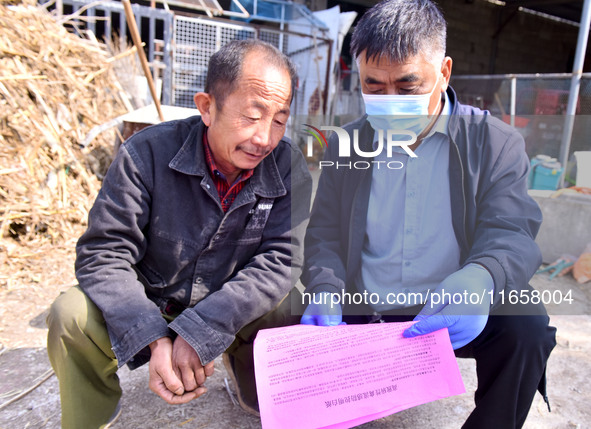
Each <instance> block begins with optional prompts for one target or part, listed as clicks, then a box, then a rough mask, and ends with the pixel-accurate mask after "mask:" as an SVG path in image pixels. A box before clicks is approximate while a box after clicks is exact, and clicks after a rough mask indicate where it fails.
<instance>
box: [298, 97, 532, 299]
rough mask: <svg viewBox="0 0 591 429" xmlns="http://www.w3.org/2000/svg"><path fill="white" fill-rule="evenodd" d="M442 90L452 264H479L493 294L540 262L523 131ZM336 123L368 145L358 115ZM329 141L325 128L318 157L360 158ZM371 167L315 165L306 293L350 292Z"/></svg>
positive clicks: (523, 279) (519, 284) (521, 281)
mask: <svg viewBox="0 0 591 429" xmlns="http://www.w3.org/2000/svg"><path fill="white" fill-rule="evenodd" d="M448 96H449V100H450V102H451V104H452V110H451V112H452V113H451V116H450V118H449V124H448V135H449V137H450V140H451V144H450V157H449V180H450V193H451V206H452V221H453V228H454V232H455V235H456V237H457V240H458V243H459V244H460V248H461V256H460V261H459V262H460V265H461V266H464V265H466V264H468V263H471V262H475V263H478V264H481V265H483V266H484V267H486V269H487V270H488V271H489V272H490V274H491V276H492V278H493V280H494V284H495V292H496V293H497V294H498V292H499V291H500V290H509V289H515V290H520V289H523V288H527V287H528V286H527V285H528V282H529V280H530V278H531V277H532V276H533V274H534V273H535V271H536V269H537V268H538V267H539V265H540V263H541V254H540V250H539V248H538V246H537V245H536V243H535V242H534V238H535V236H536V234H537V232H538V229H539V226H540V223H541V221H542V215H541V211H540V209H539V207H538V205H537V204H536V202H535V201H534V200H533V199H532V198H531V197H530V196H529V195H528V193H527V175H528V169H529V162H528V158H527V155H526V153H525V144H524V141H523V138H522V137H521V135H520V134H519V133H518V132H517V131H516V130H515V129H514V128H512V127H510V126H508V125H507V124H505V123H503V122H501V121H499V120H498V119H496V118H493V117H492V116H490V114H489V113H488V112H485V111H481V110H479V109H476V108H474V107H471V106H465V105H462V104H460V103H459V102H458V101H457V98H456V95H455V93H454V91H453V90H452V89H451V88H449V89H448ZM344 128H345V129H346V130H347V131H348V133H349V135H350V138H351V142H353V130H355V129H358V130H359V144H360V146H361V148H363V150H364V151H366V152H369V151H371V149H372V148H371V142H372V141H373V135H374V130H373V129H372V128H371V126H370V125H369V123H368V122H367V120H366V117H365V116H364V117H362V118H360V119H359V120H357V121H355V122H353V123H350V124H348V125H346V126H345V127H344ZM337 142H338V140H337V139H336V134H333V135H332V136H331V139H330V140H329V142H328V149H327V151H326V154H325V160H328V161H333V162H334V163H335V165H336V163H337V162H340V163H341V164H348V163H349V162H353V163H354V162H355V161H367V160H368V158H361V157H359V156H358V155H356V153H355V152H354V151H353V150H351V158H346V159H345V158H339V155H338V146H339V145H338V143H337ZM360 165H361V164H360ZM371 167H373V164H372V166H371ZM371 171H372V168H368V169H365V170H364V169H358V170H356V169H347V168H339V169H336V168H334V167H328V168H324V169H322V174H321V176H320V180H319V185H318V190H317V193H316V197H315V201H314V205H313V208H312V214H311V217H310V224H309V227H308V231H307V233H306V239H305V250H304V258H305V265H304V271H303V275H302V282H303V283H304V285H306V290H307V292H320V291H328V292H340V291H341V290H343V289H346V290H348V291H350V292H356V289H355V288H354V286H353V282H354V280H355V278H356V274H357V272H358V270H359V269H360V264H361V251H362V248H363V242H364V239H365V230H366V215H367V208H368V201H369V194H370V192H369V191H370V187H371V176H372V174H371ZM433 245H434V246H437V243H433ZM496 301H497V302H496V303H495V304H493V308H494V307H495V306H498V300H496Z"/></svg>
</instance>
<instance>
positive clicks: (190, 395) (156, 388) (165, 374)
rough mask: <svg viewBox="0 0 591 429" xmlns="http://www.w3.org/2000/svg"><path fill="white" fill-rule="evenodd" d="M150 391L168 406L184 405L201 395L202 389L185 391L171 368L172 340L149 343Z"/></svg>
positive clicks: (203, 389) (165, 339) (165, 338)
mask: <svg viewBox="0 0 591 429" xmlns="http://www.w3.org/2000/svg"><path fill="white" fill-rule="evenodd" d="M150 351H151V357H150V365H149V366H150V382H149V385H150V389H151V390H152V391H153V392H154V393H156V394H157V395H158V396H160V397H161V398H162V399H164V400H165V401H166V402H167V403H169V404H186V403H187V402H189V401H192V400H193V399H195V398H198V397H199V396H201V395H203V394H204V393H205V391H206V389H205V388H204V387H201V388H199V389H196V390H194V391H192V392H187V391H185V387H184V385H183V382H182V381H181V379H180V378H179V377H178V376H177V375H176V373H175V371H174V369H173V367H172V351H173V345H172V340H171V339H170V338H168V337H163V338H159V339H158V340H156V341H154V342H152V343H150Z"/></svg>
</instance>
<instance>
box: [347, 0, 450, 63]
mask: <svg viewBox="0 0 591 429" xmlns="http://www.w3.org/2000/svg"><path fill="white" fill-rule="evenodd" d="M446 35H447V24H446V22H445V19H444V18H443V14H442V13H441V11H440V10H439V8H438V7H437V5H436V4H435V3H433V2H432V1H430V0H385V1H382V2H380V3H378V4H376V5H375V6H373V7H372V8H371V9H369V10H368V11H367V12H365V14H364V15H363V17H362V18H361V19H360V20H359V23H358V24H357V26H356V27H355V30H354V31H353V36H352V37H351V54H352V55H353V56H354V57H355V58H356V59H358V58H359V57H360V55H361V54H362V53H363V52H365V58H366V59H367V60H370V59H377V60H380V59H381V58H382V57H385V58H386V59H389V60H390V61H392V62H397V63H400V62H403V61H405V60H407V59H408V58H410V57H413V56H415V55H418V54H426V55H427V56H428V57H427V60H429V61H435V60H438V58H437V57H440V58H441V60H442V61H443V58H444V56H445V39H446Z"/></svg>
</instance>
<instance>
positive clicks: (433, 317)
mask: <svg viewBox="0 0 591 429" xmlns="http://www.w3.org/2000/svg"><path fill="white" fill-rule="evenodd" d="M492 290H494V282H493V279H492V277H491V275H490V273H489V272H488V271H487V270H486V268H484V267H482V266H480V265H478V264H468V265H466V266H465V267H464V268H462V269H461V270H459V271H456V272H455V273H453V274H450V275H449V276H447V277H446V278H445V280H443V281H442V282H441V283H440V284H439V286H437V288H436V289H435V291H434V292H433V293H432V294H431V295H430V297H429V299H428V301H427V303H426V304H425V306H424V307H423V309H422V310H421V312H420V313H419V314H418V315H417V317H415V319H414V320H415V321H417V323H415V324H414V325H413V326H411V327H410V328H408V329H406V330H405V331H404V332H403V336H404V337H406V338H411V337H416V336H417V335H424V334H428V333H430V332H434V331H438V330H439V329H443V328H447V329H448V331H449V338H450V340H451V344H452V347H453V348H454V350H456V349H459V348H460V347H463V346H465V345H466V344H468V343H469V342H471V341H472V340H473V339H474V338H476V337H477V336H478V335H479V334H480V333H481V332H482V330H483V329H484V327H485V325H486V322H487V321H488V314H489V311H490V303H491V291H492ZM460 296H461V299H459V297H460ZM454 297H455V298H456V299H455V302H454ZM476 298H478V299H476ZM460 301H461V302H460ZM474 301H477V302H474Z"/></svg>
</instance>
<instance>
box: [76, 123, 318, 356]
mask: <svg viewBox="0 0 591 429" xmlns="http://www.w3.org/2000/svg"><path fill="white" fill-rule="evenodd" d="M204 129H205V126H204V124H203V123H202V122H201V119H200V118H199V117H192V118H189V119H185V120H180V121H171V122H167V123H163V124H160V125H156V126H152V127H149V128H146V129H144V130H142V131H140V132H139V133H136V134H135V135H134V136H132V137H131V138H130V139H129V140H128V141H127V142H126V143H125V144H123V145H122V147H121V149H120V150H119V153H118V154H117V157H116V158H115V160H114V161H113V164H112V165H111V167H110V168H109V171H108V173H107V175H106V177H105V180H104V182H103V186H102V188H101V190H100V192H99V194H98V197H97V199H96V201H95V203H94V206H93V208H92V210H91V211H90V215H89V223H88V229H87V231H86V232H85V233H84V235H83V236H82V237H81V238H80V240H79V242H78V245H77V249H76V250H77V259H76V277H77V279H78V282H79V283H80V287H81V288H82V289H83V290H84V292H85V293H86V294H87V295H88V296H89V297H90V299H91V300H92V301H93V302H94V303H95V304H96V305H97V306H98V307H99V309H100V310H101V311H102V313H103V315H104V318H105V321H106V324H107V328H108V332H109V336H110V339H111V343H112V346H113V350H114V352H115V354H116V357H117V359H118V363H119V365H120V366H121V365H123V364H125V363H128V364H129V365H130V366H131V367H137V366H139V365H141V364H143V363H145V362H146V360H147V359H148V358H149V355H148V354H147V348H146V346H147V345H148V344H149V343H151V342H152V341H154V340H156V339H158V338H161V337H163V336H172V335H174V333H176V334H179V335H181V336H182V337H183V338H184V339H185V340H186V341H187V342H189V344H190V345H191V346H192V347H193V348H194V349H195V351H196V352H197V353H198V355H199V357H200V359H201V362H202V363H203V364H206V363H207V362H210V361H211V360H213V359H215V358H216V357H217V356H218V355H220V354H221V353H222V352H223V351H224V350H225V349H226V348H227V347H228V346H229V345H230V344H231V343H232V341H233V340H234V336H235V334H236V333H237V332H238V331H239V330H240V329H241V328H242V327H243V326H245V325H246V324H248V323H249V322H251V321H253V320H255V319H257V318H258V317H260V316H262V315H263V314H265V313H266V312H268V311H269V310H271V309H272V308H273V307H274V306H275V305H276V304H277V303H278V302H279V301H280V300H281V298H283V297H284V296H285V295H286V294H287V293H288V292H289V290H290V289H291V287H292V280H291V279H292V273H291V270H292V268H293V269H301V253H300V249H301V242H302V240H303V235H304V231H305V227H306V223H307V218H308V215H309V206H310V193H311V183H312V182H311V177H310V174H309V172H308V169H307V165H306V162H305V160H304V157H303V155H302V153H301V152H300V151H299V149H298V148H297V147H295V146H294V145H292V144H291V143H290V142H289V141H287V140H281V141H280V142H279V144H278V146H277V147H276V148H275V150H274V151H273V152H272V153H271V154H269V156H267V157H266V158H265V159H264V160H263V161H262V162H261V163H260V164H259V165H258V166H257V167H256V168H255V170H254V174H253V176H252V177H251V178H250V179H249V181H248V182H247V184H246V186H245V188H244V189H243V190H242V191H241V192H240V194H239V195H238V196H237V197H236V200H235V201H234V203H233V205H232V207H231V208H230V210H229V211H228V212H227V213H226V214H224V212H223V211H222V208H221V205H220V202H219V197H218V195H217V190H216V188H215V185H214V182H213V180H212V179H211V177H210V175H209V172H208V168H207V165H206V161H205V158H204V153H203V144H202V138H203V131H204ZM293 278H297V277H295V276H294V277H293ZM170 303H174V305H175V306H176V307H177V308H180V309H181V310H183V309H184V311H182V313H181V314H180V315H179V316H178V317H177V318H176V319H175V320H174V321H173V322H172V323H170V324H167V322H166V321H165V319H164V318H163V317H162V314H161V311H162V310H164V308H165V307H166V306H167V305H169V304H170ZM140 352H141V353H140Z"/></svg>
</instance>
